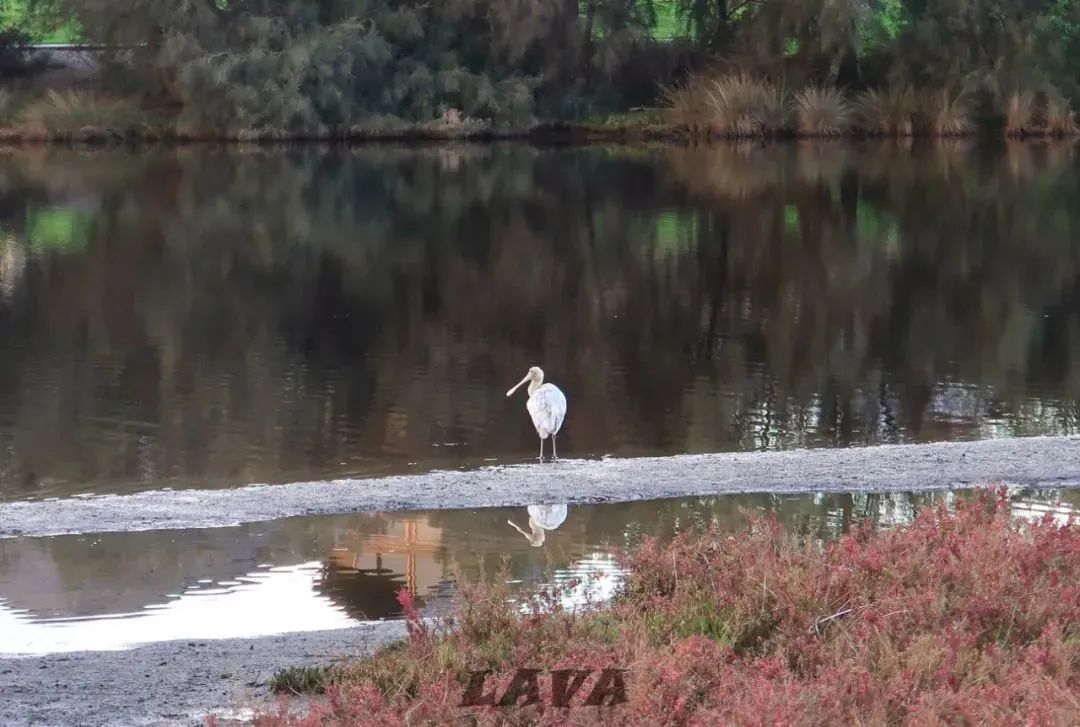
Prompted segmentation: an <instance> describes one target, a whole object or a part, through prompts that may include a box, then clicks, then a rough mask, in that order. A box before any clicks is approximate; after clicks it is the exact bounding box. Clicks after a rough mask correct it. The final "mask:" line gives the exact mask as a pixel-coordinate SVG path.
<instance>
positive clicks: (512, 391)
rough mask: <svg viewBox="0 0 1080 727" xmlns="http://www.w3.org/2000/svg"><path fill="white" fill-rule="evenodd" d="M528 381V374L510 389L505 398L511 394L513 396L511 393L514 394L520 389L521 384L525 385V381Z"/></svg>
mask: <svg viewBox="0 0 1080 727" xmlns="http://www.w3.org/2000/svg"><path fill="white" fill-rule="evenodd" d="M528 380H529V374H525V378H524V379H522V380H521V381H519V382H517V386H515V387H514V388H512V389H510V391H508V392H506V395H507V396H510V395H511V394H513V393H514V392H515V391H517V390H518V389H520V388H521V385H522V384H524V383H525V382H526V381H528Z"/></svg>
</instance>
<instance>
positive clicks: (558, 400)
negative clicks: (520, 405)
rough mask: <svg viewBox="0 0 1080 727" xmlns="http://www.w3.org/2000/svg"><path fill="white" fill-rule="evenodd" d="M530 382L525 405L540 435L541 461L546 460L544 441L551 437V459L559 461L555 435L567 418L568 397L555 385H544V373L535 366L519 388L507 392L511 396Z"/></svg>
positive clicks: (519, 383)
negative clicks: (527, 399)
mask: <svg viewBox="0 0 1080 727" xmlns="http://www.w3.org/2000/svg"><path fill="white" fill-rule="evenodd" d="M526 381H527V382H529V401H528V403H526V404H525V409H526V410H528V412H529V416H530V417H532V423H533V426H534V427H536V433H537V434H538V435H540V459H541V460H543V459H544V440H545V439H547V438H548V437H551V458H552V459H558V458H559V453H558V452H557V451H556V449H555V435H556V434H558V433H559V429H560V428H561V427H562V423H563V419H565V418H566V397H565V396H564V395H563V393H562V391H560V390H559V387H558V386H556V385H555V384H545V383H544V372H543V370H542V369H541V368H540V367H539V366H533V367H532V368H530V369H529V373H527V374H525V378H524V379H522V380H521V381H519V382H518V384H517V386H515V387H514V388H512V389H510V390H509V391H507V392H506V395H507V396H510V395H511V394H513V393H514V392H515V391H517V390H518V389H519V388H521V385H522V384H524V383H525V382H526Z"/></svg>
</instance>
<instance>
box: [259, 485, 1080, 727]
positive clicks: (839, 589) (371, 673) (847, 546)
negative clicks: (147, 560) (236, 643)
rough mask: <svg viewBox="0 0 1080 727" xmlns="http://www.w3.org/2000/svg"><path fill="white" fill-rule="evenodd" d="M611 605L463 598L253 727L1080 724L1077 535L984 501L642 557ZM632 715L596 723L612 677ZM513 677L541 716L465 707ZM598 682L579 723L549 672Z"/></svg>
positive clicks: (768, 529)
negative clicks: (814, 533)
mask: <svg viewBox="0 0 1080 727" xmlns="http://www.w3.org/2000/svg"><path fill="white" fill-rule="evenodd" d="M626 565H627V567H628V571H629V573H628V576H627V580H626V583H625V586H624V587H623V589H622V591H621V593H620V595H619V596H618V597H617V598H616V599H615V600H614V601H613V602H611V603H608V604H594V605H590V606H587V607H585V608H577V609H568V608H564V607H563V606H562V605H561V603H562V601H561V599H560V596H561V595H562V594H559V593H553V592H551V591H547V592H542V593H538V594H535V596H533V597H532V598H531V599H529V600H528V601H527V603H524V604H523V603H522V601H521V600H520V599H513V598H510V597H509V594H508V592H507V591H506V589H505V587H490V586H489V587H471V588H467V589H465V590H464V592H463V594H462V596H461V600H460V601H459V603H458V604H457V606H456V607H455V610H454V612H453V614H452V615H451V616H450V617H449V618H447V619H445V620H444V621H443V622H441V623H440V624H439V625H438V626H437V627H434V628H430V629H429V628H428V627H426V626H425V625H424V623H423V621H422V620H421V619H420V618H419V616H418V614H416V613H415V611H414V610H412V609H411V601H410V600H409V599H408V598H407V597H403V599H402V603H403V605H406V608H407V609H409V610H410V614H409V617H410V621H411V627H410V634H411V638H410V640H409V641H408V642H407V643H403V644H401V645H398V646H395V647H393V648H391V649H389V650H385V651H383V652H381V653H378V654H376V655H374V656H373V657H370V658H367V659H363V660H360V661H358V662H356V663H354V664H350V665H348V666H345V667H341V668H339V669H337V670H335V672H334V674H333V676H332V677H331V679H330V680H331V683H330V684H329V686H328V687H327V691H326V698H325V699H324V701H323V702H321V703H319V704H317V705H316V706H315V707H314V708H312V710H311V711H310V712H309V713H308V714H307V715H306V716H305V717H303V718H297V717H290V716H288V714H287V712H286V710H281V711H280V712H279V713H272V714H264V715H261V716H260V717H259V718H258V719H257V724H260V725H265V726H268V727H269V726H271V725H285V724H289V725H367V724H405V723H408V724H444V723H451V722H456V723H465V724H481V725H483V724H507V723H509V724H592V723H595V722H597V721H601V722H605V723H613V724H627V725H656V724H739V725H759V724H760V725H764V724H769V725H773V724H784V725H810V724H814V725H818V724H871V725H879V724H880V725H885V724H912V725H923V724H942V723H948V724H1038V725H1074V724H1080V528H1078V527H1077V526H1075V525H1074V524H1073V523H1071V522H1070V523H1067V524H1065V525H1062V524H1059V523H1055V522H1053V521H1052V520H1051V519H1049V518H1046V519H1044V520H1042V521H1039V522H1037V523H1022V524H1021V523H1015V522H1012V521H1011V519H1010V514H1009V507H1008V502H1007V500H1006V499H1005V497H1004V493H1002V494H1001V495H1000V496H998V497H994V496H992V495H991V494H984V495H982V496H979V497H977V498H973V499H971V500H969V501H964V502H961V503H960V504H959V505H958V506H957V508H956V509H955V511H950V510H949V509H947V508H946V507H944V506H940V507H938V508H936V509H926V510H923V511H922V512H920V513H919V515H918V516H917V518H916V519H915V521H914V522H913V523H912V524H911V525H909V526H905V527H901V528H895V529H892V530H886V531H879V530H875V529H874V528H873V527H871V526H870V525H864V526H860V527H858V528H855V529H853V530H852V531H851V532H849V533H847V534H846V535H844V536H843V537H841V538H840V539H839V540H837V541H834V542H830V543H826V544H821V543H819V542H816V541H813V540H807V539H805V538H800V537H798V536H796V535H794V534H792V533H790V532H788V531H785V530H784V529H783V528H782V527H781V526H780V525H779V524H778V523H777V522H776V521H775V520H773V519H767V518H754V519H752V521H751V523H750V526H749V528H748V529H747V530H746V531H745V532H744V533H742V534H740V535H738V536H735V537H733V536H731V535H730V534H728V533H723V532H720V531H718V530H713V531H707V532H705V533H698V534H683V535H679V536H677V537H676V538H675V539H674V540H673V541H670V542H661V541H659V540H650V541H647V542H645V543H644V544H643V545H642V546H641V547H640V548H639V549H637V550H636V552H634V553H633V554H631V555H629V556H627V559H626ZM609 667H617V668H625V669H628V670H629V672H628V674H627V690H626V696H627V701H626V702H625V703H622V704H617V705H615V706H602V707H595V706H585V705H584V702H585V698H586V695H588V694H589V690H590V689H591V688H592V687H593V686H594V684H595V682H596V680H597V679H598V677H599V670H601V669H604V668H609ZM518 668H535V669H540V670H542V672H541V674H540V680H539V684H540V688H541V692H540V697H541V698H540V701H539V703H535V704H529V705H524V702H525V701H528V700H527V699H522V700H519V701H517V702H516V704H515V705H514V706H509V707H499V706H485V707H462V706H460V704H461V700H462V694H463V692H464V690H465V684H466V683H467V682H468V679H469V673H470V671H472V670H480V669H490V670H492V672H493V676H492V678H491V679H490V680H489V681H488V683H487V689H489V690H490V689H494V690H495V694H496V695H502V694H504V692H505V690H506V688H507V686H508V684H510V682H511V680H512V679H513V676H514V672H515V670H516V669H518ZM558 669H592V670H595V671H594V672H593V673H592V674H591V675H590V676H589V677H588V679H587V680H586V681H585V683H584V684H583V686H582V687H581V689H580V690H579V691H578V692H577V696H576V697H575V698H574V699H572V700H571V702H570V707H569V708H559V707H553V706H552V700H551V687H550V685H551V677H550V672H551V670H558Z"/></svg>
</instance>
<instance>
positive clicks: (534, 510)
mask: <svg viewBox="0 0 1080 727" xmlns="http://www.w3.org/2000/svg"><path fill="white" fill-rule="evenodd" d="M528 510H529V530H528V532H526V531H525V530H522V529H521V528H520V527H518V526H517V524H515V523H514V521H513V520H507V521H506V522H507V524H508V525H510V527H512V528H514V530H517V531H518V532H519V533H521V534H522V535H524V536H525V539H526V540H528V541H529V544H530V545H532V546H533V547H534V548H539V547H540V546H541V545H543V544H544V539H545V538H546V537H547V535H546V534H547V531H548V530H554V529H556V528H557V527H559V526H560V525H562V524H563V523H564V522H566V503H561V504H558V505H529V507H528Z"/></svg>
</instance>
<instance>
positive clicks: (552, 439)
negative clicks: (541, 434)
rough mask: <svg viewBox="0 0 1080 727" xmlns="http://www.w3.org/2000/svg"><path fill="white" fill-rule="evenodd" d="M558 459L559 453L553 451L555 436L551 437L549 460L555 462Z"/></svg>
mask: <svg viewBox="0 0 1080 727" xmlns="http://www.w3.org/2000/svg"><path fill="white" fill-rule="evenodd" d="M558 458H559V452H558V450H556V449H555V435H554V434H552V435H551V459H553V460H556V459H558Z"/></svg>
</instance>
